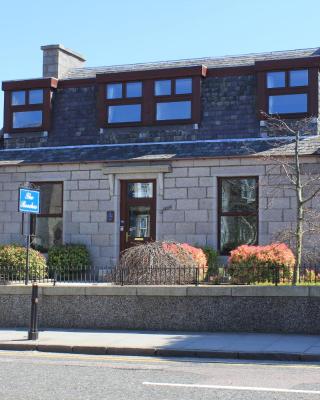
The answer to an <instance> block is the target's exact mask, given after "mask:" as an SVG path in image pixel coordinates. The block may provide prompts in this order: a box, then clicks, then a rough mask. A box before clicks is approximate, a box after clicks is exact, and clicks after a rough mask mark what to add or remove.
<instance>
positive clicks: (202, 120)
mask: <svg viewBox="0 0 320 400" xmlns="http://www.w3.org/2000/svg"><path fill="white" fill-rule="evenodd" d="M41 49H42V51H43V76H42V77H41V78H35V79H29V78H28V79H23V80H14V81H6V82H3V83H2V89H3V91H4V99H5V104H4V123H3V130H2V133H1V149H0V185H1V191H0V242H1V243H12V242H21V241H22V240H23V237H22V236H21V233H20V232H21V215H20V214H19V213H18V212H17V201H18V188H19V187H20V186H22V185H25V184H26V183H27V182H29V183H33V184H35V185H37V186H39V187H40V190H41V203H42V206H41V213H40V214H39V215H36V216H33V217H32V218H31V220H30V221H27V222H25V223H26V224H29V223H30V226H31V230H32V232H33V234H34V235H35V239H34V243H33V245H34V246H35V247H37V248H39V249H40V250H42V251H44V252H46V251H47V249H48V248H49V247H50V246H52V245H53V244H59V243H85V244H86V245H88V247H89V248H90V251H91V254H92V258H93V260H94V263H95V265H96V266H105V265H109V266H112V265H114V263H115V262H116V260H117V258H118V256H119V252H120V251H121V250H122V249H125V248H127V247H128V246H131V245H133V244H135V243H142V242H143V241H146V240H154V239H158V240H162V239H165V240H176V241H180V242H188V243H190V244H198V245H205V244H206V245H210V246H213V247H214V248H216V249H218V250H219V252H220V254H222V255H224V254H228V252H229V251H230V250H231V249H232V248H234V247H235V246H237V245H238V244H240V243H249V244H254V243H260V244H264V243H269V242H270V241H271V240H273V236H274V234H276V233H277V232H278V231H279V230H281V229H285V228H286V227H288V226H291V224H293V223H294V221H295V197H294V193H293V192H292V191H290V190H286V189H285V188H282V187H281V179H280V171H279V168H276V167H275V166H274V165H270V164H269V163H268V162H267V161H265V160H264V159H262V158H261V157H260V156H261V155H263V154H265V153H266V152H268V151H269V150H270V148H272V149H274V143H277V140H278V133H277V132H276V131H270V130H268V129H267V128H266V123H265V122H266V121H265V120H264V119H263V115H262V114H261V111H264V112H266V113H269V114H277V115H280V116H281V117H282V118H284V119H286V120H287V121H288V122H289V123H290V122H291V121H296V120H298V119H301V118H303V117H305V116H310V117H313V118H312V119H311V122H310V126H309V128H308V132H307V135H306V137H305V139H304V145H303V149H302V152H301V154H302V156H303V160H304V163H305V164H312V165H313V166H315V167H317V165H318V163H319V158H318V157H319V153H318V149H319V146H320V137H319V136H318V135H319V130H320V127H319V123H318V119H317V118H318V110H319V67H320V50H319V49H317V48H316V49H304V50H292V51H280V52H270V53H262V54H248V55H240V56H227V57H216V58H201V59H189V60H179V61H169V62H156V63H155V62H153V63H146V64H134V65H121V66H110V67H97V68H96V67H90V68H88V67H84V62H85V59H84V58H83V57H82V56H81V55H79V54H77V53H76V52H74V51H72V50H69V49H67V48H65V47H63V46H61V45H48V46H43V47H42V48H41ZM21 74H22V75H23V69H22V71H21ZM276 148H277V151H278V152H279V154H283V155H285V154H288V155H290V154H292V151H293V143H292V138H290V137H282V138H281V141H279V145H278V146H277V147H276ZM277 180H279V187H278V189H279V190H278V191H277V194H275V193H274V192H273V191H270V190H269V189H270V186H271V184H274V182H277ZM314 207H317V202H315V203H314Z"/></svg>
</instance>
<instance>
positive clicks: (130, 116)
mask: <svg viewBox="0 0 320 400" xmlns="http://www.w3.org/2000/svg"><path fill="white" fill-rule="evenodd" d="M140 121H141V104H123V105H117V106H109V107H108V123H110V124H112V123H121V122H140Z"/></svg>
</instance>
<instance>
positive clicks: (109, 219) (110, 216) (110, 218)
mask: <svg viewBox="0 0 320 400" xmlns="http://www.w3.org/2000/svg"><path fill="white" fill-rule="evenodd" d="M107 222H114V211H107Z"/></svg>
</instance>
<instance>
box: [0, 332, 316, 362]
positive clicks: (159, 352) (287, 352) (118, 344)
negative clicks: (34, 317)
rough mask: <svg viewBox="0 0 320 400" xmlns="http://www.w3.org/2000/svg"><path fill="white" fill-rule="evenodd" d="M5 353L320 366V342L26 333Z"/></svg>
mask: <svg viewBox="0 0 320 400" xmlns="http://www.w3.org/2000/svg"><path fill="white" fill-rule="evenodd" d="M0 350H37V351H46V352H60V353H81V354H119V355H144V356H145V355H148V356H184V357H213V358H229V359H251V360H252V359H255V360H287V361H320V336H318V335H292V334H262V333H220V332H219V333H190V332H188V333H185V332H151V331H89V330H53V329H48V330H44V331H40V332H39V339H38V340H36V341H29V340H27V331H26V330H23V329H12V330H11V329H3V330H0Z"/></svg>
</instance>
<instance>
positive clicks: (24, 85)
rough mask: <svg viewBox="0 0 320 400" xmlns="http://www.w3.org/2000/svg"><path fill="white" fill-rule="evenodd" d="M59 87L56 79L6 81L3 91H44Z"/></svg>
mask: <svg viewBox="0 0 320 400" xmlns="http://www.w3.org/2000/svg"><path fill="white" fill-rule="evenodd" d="M57 86H58V79H56V78H41V79H27V80H22V81H5V82H2V90H4V91H6V90H21V89H44V88H53V89H56V87H57Z"/></svg>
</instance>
